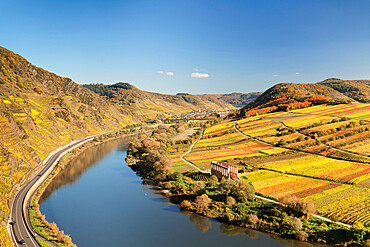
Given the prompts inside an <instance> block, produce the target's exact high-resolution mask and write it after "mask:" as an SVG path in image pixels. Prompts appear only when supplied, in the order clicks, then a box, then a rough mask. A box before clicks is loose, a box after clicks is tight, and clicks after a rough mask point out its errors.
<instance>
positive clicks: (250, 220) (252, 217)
mask: <svg viewBox="0 0 370 247" xmlns="http://www.w3.org/2000/svg"><path fill="white" fill-rule="evenodd" d="M258 221H259V220H258V217H257V215H254V214H251V215H249V216H248V223H249V224H251V225H252V226H255V225H256V224H257V223H258Z"/></svg>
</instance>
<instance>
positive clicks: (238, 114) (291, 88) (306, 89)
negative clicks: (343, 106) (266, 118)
mask: <svg viewBox="0 0 370 247" xmlns="http://www.w3.org/2000/svg"><path fill="white" fill-rule="evenodd" d="M369 96H370V81H368V80H350V81H349V80H340V79H335V78H332V79H327V80H325V81H322V82H318V83H280V84H277V85H275V86H273V87H271V88H269V89H268V90H267V91H266V92H264V93H263V94H262V95H261V96H259V97H258V98H257V99H256V100H255V101H253V102H251V103H249V104H248V105H246V106H245V107H243V108H242V109H240V110H238V111H235V112H234V113H232V114H230V116H229V117H233V118H242V117H246V116H252V115H256V114H261V113H266V112H272V111H277V110H283V111H285V110H292V109H297V108H302V107H308V106H310V105H312V104H323V103H331V104H336V103H348V102H356V101H357V102H364V103H368V102H370V97H369Z"/></svg>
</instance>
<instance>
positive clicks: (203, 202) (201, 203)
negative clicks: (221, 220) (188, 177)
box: [195, 194, 212, 209]
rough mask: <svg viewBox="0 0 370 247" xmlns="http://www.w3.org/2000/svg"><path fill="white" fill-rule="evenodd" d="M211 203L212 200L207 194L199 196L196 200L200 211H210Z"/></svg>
mask: <svg viewBox="0 0 370 247" xmlns="http://www.w3.org/2000/svg"><path fill="white" fill-rule="evenodd" d="M211 202H212V200H211V199H210V198H209V197H208V196H207V195H206V194H203V195H201V196H197V198H196V199H195V205H196V207H197V208H198V209H208V207H209V204H210V203H211Z"/></svg>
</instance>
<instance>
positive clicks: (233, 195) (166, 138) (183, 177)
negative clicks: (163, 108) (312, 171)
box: [126, 122, 370, 246]
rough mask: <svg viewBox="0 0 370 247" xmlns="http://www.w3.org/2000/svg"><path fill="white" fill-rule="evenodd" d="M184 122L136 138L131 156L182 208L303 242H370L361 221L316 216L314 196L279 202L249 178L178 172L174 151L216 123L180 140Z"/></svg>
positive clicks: (133, 164)
mask: <svg viewBox="0 0 370 247" xmlns="http://www.w3.org/2000/svg"><path fill="white" fill-rule="evenodd" d="M221 124H222V123H221ZM179 126H185V127H187V123H180V124H177V125H173V126H169V127H168V126H167V127H163V126H160V127H159V128H158V129H157V130H154V131H153V132H152V133H151V134H150V135H145V134H141V135H139V136H138V138H134V139H133V140H132V142H131V143H130V147H129V149H128V155H127V158H126V161H127V163H128V164H129V165H130V166H131V167H132V169H133V170H135V171H136V172H137V174H138V175H140V176H142V177H143V179H144V180H145V181H148V182H150V183H151V184H153V185H155V186H159V187H160V188H162V189H164V190H167V194H166V195H167V196H168V197H170V199H171V201H172V202H174V203H176V204H179V206H180V208H181V209H184V210H191V211H194V212H196V213H198V214H201V215H204V216H207V217H209V218H214V219H217V220H219V221H223V222H228V223H231V224H235V225H238V226H242V227H248V228H253V229H257V230H260V231H265V232H269V233H273V234H278V235H280V236H283V237H287V238H294V239H298V240H302V241H312V242H321V243H327V244H335V245H340V246H343V245H348V246H360V245H365V246H368V245H369V240H368V239H369V237H370V234H369V231H368V229H367V228H366V227H364V226H363V225H362V224H361V223H356V224H355V225H354V226H353V227H352V228H348V227H345V226H342V225H338V224H335V223H332V222H327V221H323V220H321V219H318V218H314V217H312V216H311V214H313V213H314V212H315V205H314V203H313V202H312V201H309V200H306V199H300V198H298V197H296V196H287V197H285V198H283V199H282V200H281V202H282V204H275V203H271V202H266V201H263V200H260V199H258V198H256V197H255V188H254V187H253V185H252V183H250V182H248V181H244V180H221V181H219V180H218V179H217V178H216V177H215V176H211V177H209V176H208V175H206V174H204V173H200V172H194V171H184V172H182V173H180V172H177V171H174V170H173V166H172V161H171V157H170V153H171V150H176V151H179V150H184V148H183V146H184V145H185V146H187V147H189V146H190V143H192V142H193V141H195V140H196V139H198V138H199V137H200V136H201V135H202V132H203V131H204V130H207V127H209V126H210V123H209V122H208V123H207V124H202V125H201V127H202V129H201V130H199V131H198V132H197V133H196V134H195V135H193V136H192V137H191V138H189V139H187V140H182V141H177V142H174V141H173V140H172V139H171V138H172V137H173V136H174V135H175V134H176V133H177V132H178V129H179ZM214 126H215V125H214ZM216 126H217V125H216ZM211 128H212V127H211ZM203 138H204V137H203ZM180 152H181V151H180ZM175 167H176V166H175Z"/></svg>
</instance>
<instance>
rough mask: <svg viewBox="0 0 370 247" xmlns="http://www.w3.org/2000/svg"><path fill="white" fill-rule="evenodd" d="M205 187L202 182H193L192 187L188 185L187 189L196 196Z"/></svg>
mask: <svg viewBox="0 0 370 247" xmlns="http://www.w3.org/2000/svg"><path fill="white" fill-rule="evenodd" d="M205 187H206V185H205V184H204V183H203V182H200V181H197V182H194V183H193V184H192V185H190V188H189V189H190V191H191V192H192V193H194V194H197V193H199V192H201V191H202V190H204V188H205Z"/></svg>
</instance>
